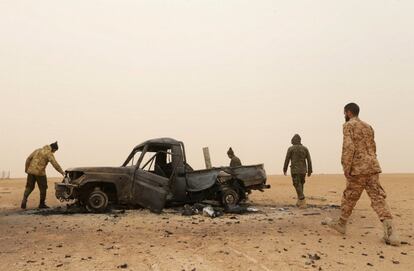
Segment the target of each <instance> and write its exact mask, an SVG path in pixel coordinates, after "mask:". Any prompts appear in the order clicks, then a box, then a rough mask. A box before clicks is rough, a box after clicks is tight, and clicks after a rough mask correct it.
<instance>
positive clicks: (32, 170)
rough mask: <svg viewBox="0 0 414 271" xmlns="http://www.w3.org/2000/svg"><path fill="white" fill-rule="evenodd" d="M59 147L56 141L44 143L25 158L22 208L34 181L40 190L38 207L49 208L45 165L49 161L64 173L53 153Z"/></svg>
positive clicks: (33, 185)
mask: <svg viewBox="0 0 414 271" xmlns="http://www.w3.org/2000/svg"><path fill="white" fill-rule="evenodd" d="M58 149H59V146H58V144H57V142H55V143H52V144H50V145H46V146H44V147H43V148H40V149H37V150H35V151H34V152H32V154H30V155H29V157H28V158H27V159H26V169H25V172H26V173H27V182H26V189H25V191H24V195H23V200H22V204H21V208H22V209H26V204H27V198H28V197H29V195H30V193H32V191H33V189H34V187H35V183H37V186H38V187H39V190H40V204H39V208H49V207H48V206H47V205H46V203H45V201H46V191H47V177H46V166H47V164H48V163H49V162H50V163H51V164H52V165H53V167H54V168H55V169H56V170H57V171H58V172H59V173H60V174H62V175H65V172H64V171H63V170H62V168H61V167H60V165H59V164H58V162H56V159H55V156H54V155H53V153H55V152H56V151H57V150H58Z"/></svg>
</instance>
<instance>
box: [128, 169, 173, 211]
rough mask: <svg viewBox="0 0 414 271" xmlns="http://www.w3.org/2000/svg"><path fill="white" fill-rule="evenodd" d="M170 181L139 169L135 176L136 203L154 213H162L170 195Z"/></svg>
mask: <svg viewBox="0 0 414 271" xmlns="http://www.w3.org/2000/svg"><path fill="white" fill-rule="evenodd" d="M168 184H169V179H168V178H165V177H163V176H159V175H157V174H154V173H152V172H148V171H145V170H143V169H140V168H138V169H137V170H136V172H135V176H134V184H133V198H134V200H133V201H134V202H136V203H138V204H139V205H140V206H142V207H144V208H148V209H150V210H151V211H152V212H154V213H161V211H162V209H163V208H164V206H165V202H166V199H167V195H168V190H169V188H168Z"/></svg>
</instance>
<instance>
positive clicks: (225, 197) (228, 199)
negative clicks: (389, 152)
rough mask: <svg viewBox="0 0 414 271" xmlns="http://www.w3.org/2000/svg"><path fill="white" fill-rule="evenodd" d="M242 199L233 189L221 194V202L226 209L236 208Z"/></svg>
mask: <svg viewBox="0 0 414 271" xmlns="http://www.w3.org/2000/svg"><path fill="white" fill-rule="evenodd" d="M239 200H240V197H239V193H237V191H236V190H234V189H233V188H227V189H225V190H223V192H222V194H221V202H222V203H223V205H224V207H226V208H231V207H234V206H236V205H237V204H238V203H239Z"/></svg>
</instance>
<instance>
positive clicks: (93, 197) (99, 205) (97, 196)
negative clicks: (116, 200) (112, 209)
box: [86, 187, 109, 213]
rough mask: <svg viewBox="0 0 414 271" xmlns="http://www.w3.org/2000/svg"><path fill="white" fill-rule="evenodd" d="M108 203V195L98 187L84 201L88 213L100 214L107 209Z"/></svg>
mask: <svg viewBox="0 0 414 271" xmlns="http://www.w3.org/2000/svg"><path fill="white" fill-rule="evenodd" d="M108 203H109V199H108V195H107V194H106V193H105V192H103V191H102V190H101V189H100V188H99V187H96V188H95V190H93V191H92V192H91V193H90V194H89V196H88V199H87V200H86V209H88V211H89V212H94V213H102V212H104V211H105V210H106V208H108Z"/></svg>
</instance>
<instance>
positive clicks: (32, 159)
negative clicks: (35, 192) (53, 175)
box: [25, 145, 65, 176]
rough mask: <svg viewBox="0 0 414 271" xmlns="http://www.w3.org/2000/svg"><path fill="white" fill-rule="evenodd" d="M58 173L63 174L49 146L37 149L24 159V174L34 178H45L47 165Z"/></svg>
mask: <svg viewBox="0 0 414 271" xmlns="http://www.w3.org/2000/svg"><path fill="white" fill-rule="evenodd" d="M49 162H50V163H51V164H52V166H53V167H54V168H55V169H56V170H57V171H59V172H60V173H61V174H65V172H64V171H63V170H62V168H61V167H60V165H59V164H58V162H57V161H56V159H55V156H54V155H53V152H52V148H51V147H50V146H49V145H46V146H44V147H43V148H40V149H37V150H35V151H34V152H32V154H30V155H29V157H27V159H26V170H25V171H26V173H27V174H32V175H36V176H46V166H47V164H48V163H49Z"/></svg>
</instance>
